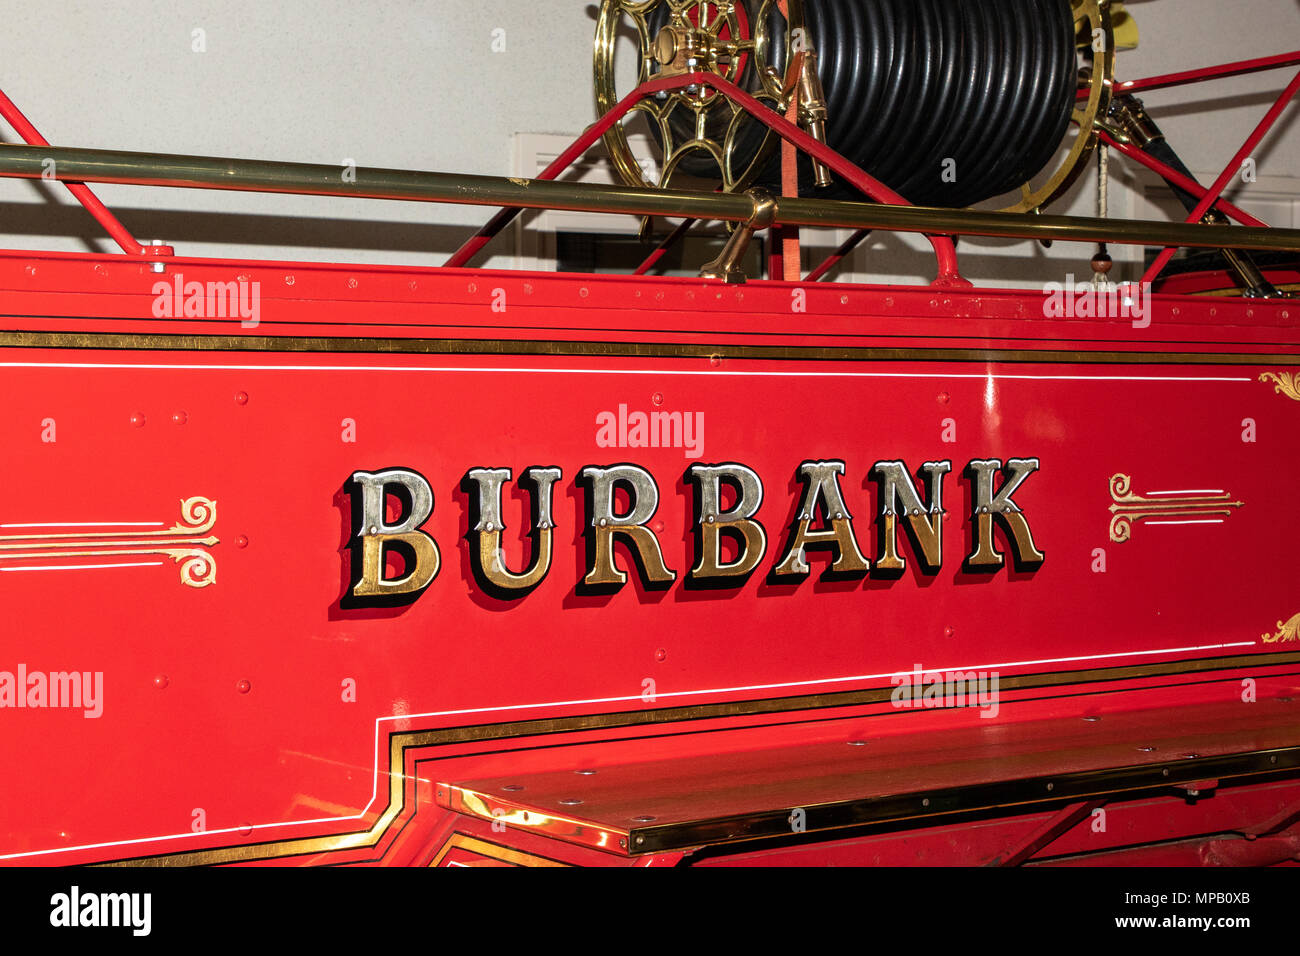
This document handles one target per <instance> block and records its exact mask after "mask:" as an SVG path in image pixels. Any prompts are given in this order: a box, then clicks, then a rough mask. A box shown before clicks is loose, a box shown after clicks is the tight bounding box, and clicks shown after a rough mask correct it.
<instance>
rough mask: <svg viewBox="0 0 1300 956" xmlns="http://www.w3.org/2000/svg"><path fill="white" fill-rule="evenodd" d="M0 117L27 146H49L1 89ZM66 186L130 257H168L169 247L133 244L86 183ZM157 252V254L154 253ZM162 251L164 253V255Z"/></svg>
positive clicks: (128, 235)
mask: <svg viewBox="0 0 1300 956" xmlns="http://www.w3.org/2000/svg"><path fill="white" fill-rule="evenodd" d="M0 116H3V117H4V118H5V119H6V120H8V121H9V125H10V126H12V127H13V128H14V132H16V133H17V134H18V135H19V136H21V137H22V138H23V141H24V142H26V143H27V145H29V146H49V145H50V144H49V142H48V141H47V140H46V139H45V137H44V136H42V135H41V134H40V132H39V131H38V130H37V129H36V127H35V126H33V125H32V123H31V121H30V120H29V119H28V118H27V117H26V116H24V115H23V113H22V110H20V109H19V108H18V107H17V106H16V105H15V104H14V101H13V100H11V99H9V97H8V96H6V95H5V94H4V91H3V90H0ZM63 185H65V186H67V187H68V192H70V193H72V195H73V196H74V197H76V200H77V202H79V203H81V205H82V206H84V207H85V208H86V212H88V213H90V214H91V215H92V216H94V217H95V221H96V222H98V223H99V224H100V225H101V226H103V227H104V231H105V232H107V233H108V234H109V235H110V236H112V237H113V241H114V242H116V243H117V244H118V245H119V246H121V247H122V251H123V252H125V253H126V254H127V255H131V256H144V255H153V256H162V255H170V254H171V248H170V247H168V246H142V245H140V243H138V242H136V241H135V237H134V236H132V235H131V233H130V232H128V231H127V228H126V226H124V225H122V223H121V222H120V221H119V220H118V218H117V217H116V216H114V215H113V214H112V213H111V212H110V211H109V209H108V207H107V206H105V205H104V204H103V203H102V202H100V200H99V197H98V196H96V195H95V194H94V193H93V192H91V189H90V187H89V186H87V185H86V184H85V183H64V184H63ZM155 250H157V251H155ZM163 250H166V251H165V252H164V251H163Z"/></svg>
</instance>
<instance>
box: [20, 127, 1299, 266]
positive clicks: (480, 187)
mask: <svg viewBox="0 0 1300 956" xmlns="http://www.w3.org/2000/svg"><path fill="white" fill-rule="evenodd" d="M51 160H52V161H53V162H52V163H51ZM0 176H4V177H11V178H21V179H50V178H54V179H57V180H59V181H61V182H65V183H78V182H81V183H115V184H122V185H133V186H165V187H173V188H188V189H219V190H229V191H237V192H261V193H285V194H294V195H307V196H348V197H352V198H362V199H386V200H399V201H410V202H437V203H449V204H454V205H472V206H504V207H511V208H518V209H556V210H570V211H580V212H595V213H608V214H611V215H632V216H670V217H689V218H693V219H707V220H718V221H727V222H748V221H750V220H751V219H752V218H753V217H754V215H755V211H756V209H755V200H754V199H753V198H751V197H749V196H743V195H734V194H725V193H715V192H703V191H694V190H685V189H638V188H633V187H630V186H620V185H602V184H593V183H567V182H544V181H540V180H527V179H514V178H506V177H498V176H475V175H461V174H453V173H437V172H421V171H416V170H400V169H363V168H358V169H355V170H352V169H350V168H349V169H347V170H345V169H344V168H343V167H340V166H330V165H318V164H308V163H281V162H271V161H267V160H252V159H227V158H218V157H210V156H182V155H172V154H165V153H138V152H125V151H118V150H102V149H83V148H79V147H55V146H41V147H34V146H23V145H12V144H0ZM775 202H776V209H775V214H774V221H773V224H774V225H782V226H817V227H825V228H839V229H872V230H885V231H892V232H910V233H922V234H927V235H953V236H990V237H1001V238H1012V239H1040V240H1041V239H1048V240H1059V241H1071V242H1111V243H1118V244H1130V245H1150V246H1189V247H1195V248H1206V249H1223V248H1233V249H1261V250H1277V251H1288V252H1300V230H1296V229H1280V228H1268V229H1261V228H1257V227H1250V226H1223V225H1206V224H1199V223H1198V224H1188V223H1172V222H1168V223H1167V222H1146V221H1137V220H1125V219H1105V220H1102V219H1093V218H1087V217H1080V216H1041V215H1040V216H1032V217H1031V216H1025V215H1020V214H1014V213H1002V212H982V211H979V210H972V209H934V208H928V207H924V206H888V205H878V204H875V203H863V202H847V201H842V200H822V199H794V198H783V197H778V198H777V199H776V201H775Z"/></svg>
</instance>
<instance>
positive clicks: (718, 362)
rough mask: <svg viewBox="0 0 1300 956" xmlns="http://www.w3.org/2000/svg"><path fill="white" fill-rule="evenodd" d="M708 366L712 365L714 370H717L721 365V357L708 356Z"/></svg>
mask: <svg viewBox="0 0 1300 956" xmlns="http://www.w3.org/2000/svg"><path fill="white" fill-rule="evenodd" d="M709 364H710V365H712V366H713V367H714V368H717V367H718V366H719V365H721V364H722V356H721V355H710V356H709Z"/></svg>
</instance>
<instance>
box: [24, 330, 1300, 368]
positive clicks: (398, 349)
mask: <svg viewBox="0 0 1300 956" xmlns="http://www.w3.org/2000/svg"><path fill="white" fill-rule="evenodd" d="M0 348H22V349H39V348H48V349H102V350H133V351H160V352H161V351H186V352H206V351H212V352H319V353H341V352H351V353H359V354H370V353H389V354H403V355H406V354H409V355H555V356H573V357H583V356H588V357H603V358H714V357H720V358H732V359H751V360H755V361H762V360H775V361H779V360H785V359H791V360H802V361H819V362H830V361H863V362H925V361H932V362H981V363H983V362H1004V363H1027V362H1037V363H1043V364H1057V365H1061V364H1064V365H1264V366H1270V365H1294V364H1296V362H1297V361H1298V360H1300V343H1297V345H1296V353H1295V354H1290V355H1288V354H1278V353H1269V354H1264V353H1259V354H1253V353H1249V352H1115V351H1111V352H1097V351H1077V350H1076V351H1066V350H1061V351H1055V350H1052V349H961V348H952V349H943V348H880V347H873V346H863V347H855V346H815V345H814V346H771V345H696V344H692V343H688V342H580V341H573V342H569V341H549V340H528V339H392V338H329V337H307V336H265V335H262V336H252V335H250V336H243V335H159V334H152V333H148V334H123V333H113V332H13V331H10V332H0Z"/></svg>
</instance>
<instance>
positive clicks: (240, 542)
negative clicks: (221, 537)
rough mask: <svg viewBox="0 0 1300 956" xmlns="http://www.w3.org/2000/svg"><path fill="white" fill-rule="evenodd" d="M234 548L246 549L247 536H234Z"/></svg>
mask: <svg viewBox="0 0 1300 956" xmlns="http://www.w3.org/2000/svg"><path fill="white" fill-rule="evenodd" d="M235 547H236V548H247V547H248V536H247V535H243V534H241V535H238V536H236V538H235Z"/></svg>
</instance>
